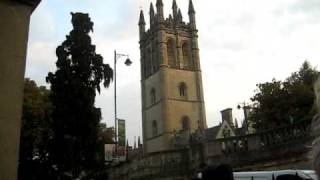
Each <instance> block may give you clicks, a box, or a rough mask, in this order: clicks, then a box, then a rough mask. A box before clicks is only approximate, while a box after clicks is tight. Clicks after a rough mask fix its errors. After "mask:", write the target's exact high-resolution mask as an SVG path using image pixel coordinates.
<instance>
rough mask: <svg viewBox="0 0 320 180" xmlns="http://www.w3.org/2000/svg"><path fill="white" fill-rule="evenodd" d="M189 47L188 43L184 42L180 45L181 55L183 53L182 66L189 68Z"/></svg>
mask: <svg viewBox="0 0 320 180" xmlns="http://www.w3.org/2000/svg"><path fill="white" fill-rule="evenodd" d="M190 52H191V49H190V46H189V43H184V44H183V45H182V55H183V68H187V69H188V68H190V67H191V65H192V63H191V53H190Z"/></svg>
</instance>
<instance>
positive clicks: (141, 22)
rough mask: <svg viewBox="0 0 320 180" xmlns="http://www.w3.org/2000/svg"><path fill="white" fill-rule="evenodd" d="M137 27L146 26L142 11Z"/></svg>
mask: <svg viewBox="0 0 320 180" xmlns="http://www.w3.org/2000/svg"><path fill="white" fill-rule="evenodd" d="M139 25H140V26H141V25H146V21H145V20H144V15H143V11H142V10H141V11H140V18H139Z"/></svg>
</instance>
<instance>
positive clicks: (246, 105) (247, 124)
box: [237, 102, 250, 133]
mask: <svg viewBox="0 0 320 180" xmlns="http://www.w3.org/2000/svg"><path fill="white" fill-rule="evenodd" d="M237 108H238V109H243V114H244V121H245V123H246V127H245V128H246V133H249V122H248V110H249V109H250V105H249V104H247V103H246V102H243V103H240V104H239V105H238V106H237Z"/></svg>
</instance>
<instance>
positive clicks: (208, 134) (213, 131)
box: [204, 125, 221, 140]
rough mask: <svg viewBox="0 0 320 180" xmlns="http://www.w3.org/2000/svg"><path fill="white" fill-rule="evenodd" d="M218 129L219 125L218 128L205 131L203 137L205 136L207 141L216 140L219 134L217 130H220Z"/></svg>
mask: <svg viewBox="0 0 320 180" xmlns="http://www.w3.org/2000/svg"><path fill="white" fill-rule="evenodd" d="M220 127H221V125H218V126H213V127H211V128H208V129H206V130H205V132H204V133H205V136H206V139H207V140H214V139H216V137H217V135H218V133H219V130H220Z"/></svg>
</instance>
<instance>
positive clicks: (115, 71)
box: [113, 50, 132, 156]
mask: <svg viewBox="0 0 320 180" xmlns="http://www.w3.org/2000/svg"><path fill="white" fill-rule="evenodd" d="M121 57H127V59H126V61H125V62H124V64H125V65H127V66H130V65H131V64H132V62H131V60H130V59H129V55H127V54H118V53H117V51H116V50H115V51H114V66H113V69H114V140H115V154H116V156H117V145H118V134H117V131H118V129H117V120H118V119H117V60H118V59H119V58H121Z"/></svg>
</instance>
